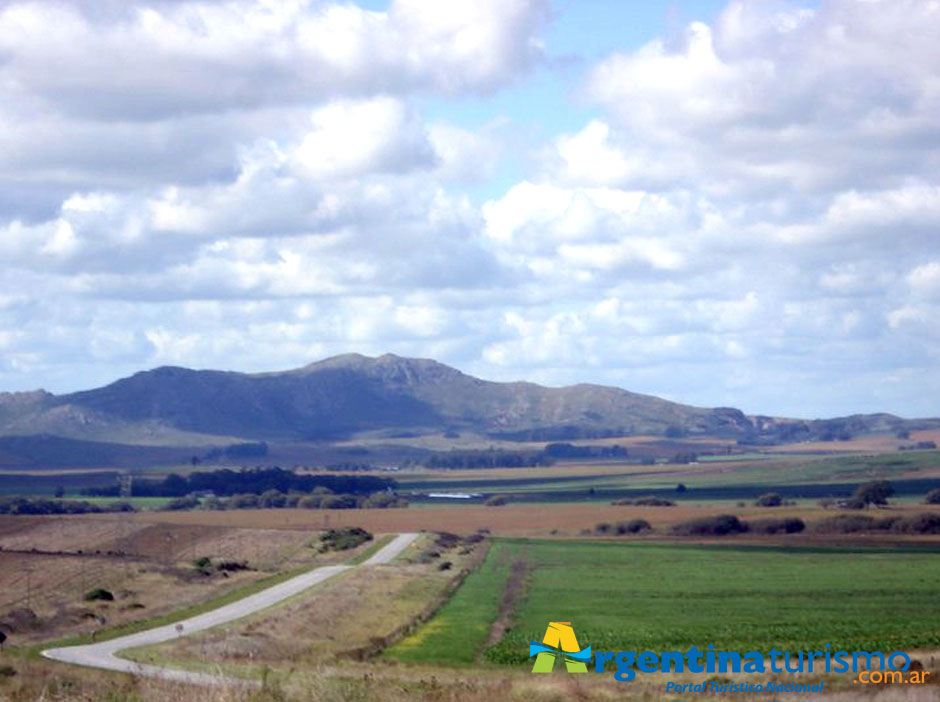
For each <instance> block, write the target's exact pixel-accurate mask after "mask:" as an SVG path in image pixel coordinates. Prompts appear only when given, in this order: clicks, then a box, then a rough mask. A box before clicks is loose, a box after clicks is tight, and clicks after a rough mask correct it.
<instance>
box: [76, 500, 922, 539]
mask: <svg viewBox="0 0 940 702" xmlns="http://www.w3.org/2000/svg"><path fill="white" fill-rule="evenodd" d="M918 512H938V513H940V505H917V504H911V505H897V506H894V507H892V508H890V509H887V510H873V511H871V512H870V513H871V514H875V515H878V516H881V515H886V514H916V513H918ZM728 513H731V514H735V515H737V516H739V517H741V518H742V519H759V518H763V517H790V516H793V517H800V518H801V519H803V520H804V521H806V522H807V523H810V522H812V521H815V520H818V519H822V518H824V517H828V516H832V515H833V514H837V513H841V512H837V511H836V510H826V509H823V508H822V507H818V506H815V505H813V506H805V505H801V506H795V507H777V508H765V507H754V506H748V507H733V506H727V505H725V506H722V505H710V504H679V505H677V506H675V507H637V506H629V505H628V506H614V505H609V504H598V503H582V504H552V505H543V504H509V505H505V506H503V507H486V506H483V505H448V506H443V507H437V506H434V507H409V508H405V509H348V510H329V511H321V510H288V509H268V510H240V511H233V512H212V511H206V512H202V511H196V512H151V513H143V514H140V515H138V519H139V520H141V521H153V522H154V523H159V522H163V523H170V524H175V525H186V526H189V527H194V526H203V527H205V526H219V525H232V524H234V523H237V524H238V525H240V526H242V527H246V528H250V529H273V530H278V529H288V530H289V529H308V530H315V529H322V528H324V527H327V526H328V527H342V526H361V527H363V528H365V529H368V530H369V531H372V532H374V533H392V532H403V531H452V532H456V533H458V534H469V533H471V532H474V531H477V530H479V529H489V530H490V532H491V533H493V534H494V535H499V536H516V537H519V536H526V537H548V536H578V535H580V533H581V530H582V529H590V528H593V527H594V526H595V525H596V524H598V523H600V522H617V521H623V520H628V519H635V518H642V519H645V520H647V521H648V522H649V523H650V524H651V525H652V526H653V528H654V529H655V530H657V531H660V532H666V531H668V529H669V527H671V526H672V525H673V524H675V523H676V522H679V521H683V520H686V519H691V518H694V517H703V516H709V515H715V514H728ZM83 518H84V519H87V520H89V521H94V520H96V519H99V518H100V517H99V516H98V515H85V516H84V517H83ZM791 538H792V537H791Z"/></svg>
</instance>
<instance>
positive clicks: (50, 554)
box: [0, 513, 355, 644]
mask: <svg viewBox="0 0 940 702" xmlns="http://www.w3.org/2000/svg"><path fill="white" fill-rule="evenodd" d="M140 516H141V515H134V521H133V522H130V521H128V522H125V521H121V520H116V519H115V518H114V516H113V515H101V517H102V518H100V519H88V518H86V517H85V516H81V517H12V516H3V517H0V549H2V550H0V626H3V627H4V628H5V630H6V631H7V633H8V634H9V635H10V643H11V644H27V643H33V642H36V641H41V640H47V639H51V638H59V637H62V636H67V635H73V634H86V635H87V634H91V633H92V632H93V631H95V630H97V629H99V628H100V627H101V623H100V618H101V617H104V619H105V620H106V625H107V626H109V627H110V626H115V625H119V624H124V623H127V622H130V621H135V620H139V619H142V618H149V617H154V616H158V615H162V614H166V613H169V612H172V611H175V610H178V609H182V608H185V607H188V606H190V605H194V604H197V603H199V602H201V601H204V600H206V599H209V598H213V597H217V596H220V595H222V594H224V593H225V592H227V591H229V590H232V589H233V588H235V587H238V586H241V585H244V584H247V583H249V582H252V581H255V580H258V579H260V578H262V577H265V576H266V575H268V574H269V573H270V572H271V571H275V570H289V569H293V568H297V567H303V566H313V565H315V564H324V565H325V564H328V563H333V562H336V561H338V560H342V559H344V558H348V557H350V556H351V555H353V554H354V553H355V552H345V553H341V554H338V553H329V554H317V553H316V551H315V550H314V549H311V548H309V547H308V544H309V543H310V542H311V541H312V540H314V539H315V536H316V533H315V532H314V531H313V530H312V528H311V529H266V528H257V529H243V528H239V527H235V526H231V525H224V526H218V525H201V524H195V525H188V524H165V523H159V522H153V521H143V520H141V519H140ZM150 516H160V514H159V513H154V514H153V515H150ZM33 549H35V551H34V550H33ZM109 554H110V555H109ZM125 554H126V555H125ZM200 556H208V557H210V558H211V559H213V561H215V562H218V561H222V560H230V561H244V562H246V563H247V565H248V566H249V567H250V568H252V569H253V570H249V571H238V572H232V573H227V574H225V575H223V574H221V573H214V574H213V575H211V576H205V575H202V574H199V573H198V572H196V571H195V569H194V568H193V566H192V561H193V559H195V558H197V557H200ZM96 587H101V588H104V589H107V590H109V591H111V592H112V593H113V594H114V596H115V601H113V602H96V603H88V602H85V601H84V600H83V595H84V594H85V593H86V592H88V591H89V590H90V589H92V588H96ZM17 610H19V611H17ZM26 610H28V611H26ZM29 612H32V613H33V614H34V615H35V616H36V617H38V620H31V619H30V617H31V615H30V614H29Z"/></svg>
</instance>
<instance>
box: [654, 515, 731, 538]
mask: <svg viewBox="0 0 940 702" xmlns="http://www.w3.org/2000/svg"><path fill="white" fill-rule="evenodd" d="M745 531H747V525H745V524H744V522H742V521H741V520H740V519H738V518H737V517H736V516H734V515H733V514H718V515H715V516H713V517H697V518H695V519H688V520H686V521H683V522H679V523H678V524H675V525H673V527H672V533H673V534H676V535H678V536H725V535H726V534H743V533H744V532H745Z"/></svg>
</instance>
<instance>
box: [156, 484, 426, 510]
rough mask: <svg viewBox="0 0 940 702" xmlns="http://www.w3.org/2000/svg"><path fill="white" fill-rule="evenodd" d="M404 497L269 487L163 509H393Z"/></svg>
mask: <svg viewBox="0 0 940 702" xmlns="http://www.w3.org/2000/svg"><path fill="white" fill-rule="evenodd" d="M407 506H408V502H407V500H405V499H404V498H402V497H400V496H399V495H397V494H395V493H392V492H387V491H386V492H374V493H372V494H371V495H351V494H335V493H333V492H330V491H329V490H327V489H326V488H316V490H314V492H312V493H309V494H304V493H299V492H287V493H284V492H280V491H279V490H266V491H265V492H263V493H261V494H260V495H254V494H251V493H243V494H239V495H232V496H231V497H227V498H220V497H216V496H214V495H213V496H210V497H204V498H200V497H198V496H196V495H187V496H186V497H179V498H176V499H175V500H170V501H169V502H168V503H167V504H166V505H165V506H164V507H163V509H164V510H168V511H179V510H190V509H206V510H233V509H295V508H299V509H393V508H398V507H407Z"/></svg>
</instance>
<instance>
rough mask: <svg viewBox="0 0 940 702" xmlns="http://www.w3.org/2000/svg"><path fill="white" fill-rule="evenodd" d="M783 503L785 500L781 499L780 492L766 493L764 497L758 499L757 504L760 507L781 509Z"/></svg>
mask: <svg viewBox="0 0 940 702" xmlns="http://www.w3.org/2000/svg"><path fill="white" fill-rule="evenodd" d="M782 502H783V498H782V497H780V493H778V492H765V493H764V494H763V495H761V496H760V497H758V498H757V502H755V503H754V504H756V505H757V506H758V507H779V506H780V503H782Z"/></svg>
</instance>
